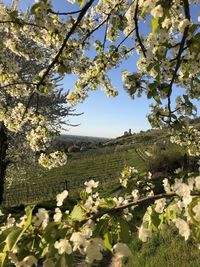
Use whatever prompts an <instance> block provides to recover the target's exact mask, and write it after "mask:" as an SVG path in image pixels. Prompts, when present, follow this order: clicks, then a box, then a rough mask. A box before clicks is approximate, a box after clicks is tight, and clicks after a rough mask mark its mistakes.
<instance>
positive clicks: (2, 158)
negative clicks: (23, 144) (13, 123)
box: [0, 123, 8, 205]
mask: <svg viewBox="0 0 200 267" xmlns="http://www.w3.org/2000/svg"><path fill="white" fill-rule="evenodd" d="M7 141H8V140H7V134H6V128H5V126H4V124H3V123H0V205H1V204H2V202H3V195H4V184H5V175H6V167H7V162H6V151H7V149H8V142H7Z"/></svg>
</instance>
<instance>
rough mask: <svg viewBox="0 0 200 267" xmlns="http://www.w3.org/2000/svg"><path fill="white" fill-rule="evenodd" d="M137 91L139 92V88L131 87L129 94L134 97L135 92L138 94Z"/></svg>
mask: <svg viewBox="0 0 200 267" xmlns="http://www.w3.org/2000/svg"><path fill="white" fill-rule="evenodd" d="M136 90H137V87H136V86H131V87H130V88H129V94H130V95H134V94H135V92H136Z"/></svg>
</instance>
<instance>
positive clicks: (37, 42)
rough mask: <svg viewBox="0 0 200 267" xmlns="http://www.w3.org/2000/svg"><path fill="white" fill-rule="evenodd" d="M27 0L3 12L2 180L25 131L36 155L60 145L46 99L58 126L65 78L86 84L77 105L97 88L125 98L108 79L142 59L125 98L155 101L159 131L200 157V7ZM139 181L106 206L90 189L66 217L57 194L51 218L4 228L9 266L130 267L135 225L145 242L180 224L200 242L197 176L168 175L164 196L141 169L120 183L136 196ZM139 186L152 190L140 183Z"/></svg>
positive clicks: (178, 1)
mask: <svg viewBox="0 0 200 267" xmlns="http://www.w3.org/2000/svg"><path fill="white" fill-rule="evenodd" d="M18 2H19V1H14V2H13V5H12V6H11V7H8V6H6V5H5V3H4V1H3V2H2V3H1V4H0V37H1V39H0V40H1V41H0V122H1V143H0V145H1V165H0V177H1V179H2V177H4V176H5V172H6V162H5V158H6V153H7V150H8V143H7V138H8V135H11V136H15V135H16V134H20V133H21V134H22V135H23V136H24V139H23V142H27V144H28V146H29V148H30V149H32V150H33V151H45V150H46V149H47V147H48V146H49V144H50V143H51V140H52V138H51V137H52V132H53V127H52V117H50V116H49V113H48V110H47V109H46V108H45V107H44V105H43V104H41V103H43V102H41V101H42V99H43V98H44V97H45V99H48V100H49V101H50V105H52V106H53V109H52V110H53V116H56V121H57V122H59V119H58V118H60V115H61V114H60V113H59V114H57V113H56V111H55V110H56V109H55V108H56V103H55V102H54V101H53V98H54V97H55V96H56V97H57V95H58V91H57V90H58V83H57V81H60V80H61V79H62V78H64V77H65V75H69V74H73V75H76V77H77V80H76V83H75V88H74V90H73V91H71V92H70V93H69V94H68V95H66V96H64V97H65V99H66V102H67V103H68V104H70V105H71V106H75V105H76V104H77V103H78V102H81V101H84V99H85V98H86V97H87V96H88V95H89V91H91V90H97V89H99V88H100V89H103V90H104V91H105V93H106V94H107V95H108V96H117V90H116V89H115V88H113V86H112V81H111V79H110V78H109V71H110V70H111V69H112V68H116V67H118V66H119V65H120V64H121V62H122V61H124V60H127V59H129V60H131V59H132V58H134V57H135V58H137V69H138V70H137V72H131V70H124V71H123V72H122V79H123V81H124V88H125V90H126V91H127V92H128V94H129V95H130V96H131V97H132V98H134V97H135V96H138V97H139V96H141V95H142V94H143V95H144V94H145V95H146V97H147V98H149V99H152V100H153V101H154V104H153V105H152V106H151V113H150V115H149V121H150V123H151V124H152V126H153V127H162V126H165V125H168V126H169V129H170V134H171V135H172V136H171V142H174V143H177V144H179V145H181V146H185V147H186V148H187V149H188V152H189V154H190V155H194V156H196V157H199V155H200V152H199V147H200V141H199V135H200V133H199V131H198V130H197V129H194V128H193V127H190V126H189V123H188V122H189V119H190V118H191V116H193V115H195V114H196V113H197V107H195V105H194V104H193V99H196V100H199V96H200V94H199V81H200V80H199V74H200V73H199V69H200V68H199V67H200V63H199V62H200V61H199V59H200V32H199V27H200V23H199V22H200V18H199V17H198V15H197V14H196V12H195V8H196V7H199V3H198V2H199V1H195V0H194V1H190V2H189V1H188V0H173V1H168V0H167V1H166V0H165V1H164V0H114V1H113V0H112V1H111V0H98V1H95V0H88V1H84V0H78V1H76V0H69V1H68V2H70V3H72V4H75V7H76V8H77V9H76V8H75V9H74V8H72V9H71V10H70V9H69V10H64V12H63V10H62V11H58V10H54V8H53V5H52V2H51V1H50V0H38V1H36V2H35V3H34V4H33V5H32V6H31V8H30V9H28V10H26V11H25V12H23V11H20V10H19V8H18V5H17V4H18ZM67 6H68V7H69V6H70V5H67ZM72 7H73V6H72ZM99 32H100V34H99ZM174 92H176V95H178V96H176V99H175V101H174ZM62 103H63V102H62ZM65 111H66V110H65ZM65 111H64V114H65ZM59 112H61V113H62V107H61V109H60V110H59ZM66 114H67V113H66ZM57 119H58V120H57ZM53 121H54V119H53ZM39 163H40V164H42V165H43V166H45V167H46V168H52V167H57V166H60V165H63V164H66V155H65V154H64V153H62V152H59V151H56V152H52V153H50V154H48V153H42V154H41V156H40V158H39ZM163 178H164V177H163ZM129 182H134V183H133V184H134V187H133V188H132V192H131V193H130V192H129V193H128V190H127V192H125V193H123V195H122V196H120V197H118V198H113V197H109V196H108V197H101V196H100V195H99V194H98V192H95V190H96V188H97V187H98V181H96V182H95V181H93V180H91V181H89V182H86V183H85V186H86V189H85V190H83V191H82V192H80V201H78V203H77V204H76V205H75V206H74V207H73V208H72V209H71V210H69V211H62V210H61V209H60V208H59V207H60V206H62V204H63V201H64V199H65V198H66V197H67V196H68V192H67V191H64V192H63V193H60V194H59V195H58V196H57V208H56V210H55V212H54V214H53V216H52V215H51V214H50V213H49V212H48V211H47V210H45V209H43V208H41V209H39V210H38V211H37V212H35V213H34V215H33V207H28V208H27V209H26V215H24V216H23V217H22V218H20V220H19V221H15V220H14V218H10V217H9V218H8V219H7V223H5V224H4V225H3V226H2V227H1V228H0V242H1V243H0V251H2V254H1V266H5V265H4V264H5V262H6V261H7V260H8V261H10V262H12V263H13V264H14V265H15V266H34V265H37V263H39V262H42V264H43V266H44V267H47V266H72V259H73V255H74V254H75V253H80V254H82V255H84V256H85V261H86V262H87V263H88V264H89V265H92V263H93V262H94V261H95V260H97V261H98V260H101V259H102V257H103V251H105V250H108V251H111V252H112V253H113V254H114V255H115V256H116V257H118V259H119V260H120V261H123V260H124V258H130V257H131V253H132V252H131V249H130V247H129V242H130V240H131V238H132V228H131V225H132V224H134V223H135V224H134V225H135V226H136V227H138V234H139V238H140V239H141V240H142V241H144V242H146V240H147V239H148V238H149V237H151V236H152V233H153V232H154V231H158V230H160V229H162V228H163V227H165V225H172V224H173V225H175V227H176V228H177V229H178V231H179V233H180V235H181V236H183V237H184V238H185V240H188V238H189V237H191V238H194V240H195V241H196V242H197V244H198V243H199V242H200V176H199V173H184V172H178V173H177V177H176V179H175V180H174V181H173V182H171V181H169V180H168V179H167V178H165V179H164V180H163V193H161V194H154V185H153V182H152V181H151V174H150V173H145V174H140V173H138V171H137V170H136V169H135V168H134V167H126V168H125V169H124V170H123V171H122V174H121V177H120V183H121V184H122V186H123V187H125V189H126V188H128V187H129ZM141 182H142V183H143V184H144V187H143V188H142V189H141V188H140V187H138V186H137V185H138V184H140V183H141ZM125 191H126V190H125ZM0 193H2V192H0ZM149 203H150V204H151V205H150V204H149ZM152 203H153V204H152ZM147 204H149V205H147ZM138 205H139V206H140V205H142V206H143V207H146V212H145V213H144V216H143V218H142V220H141V224H140V226H138V222H135V221H134V216H133V214H134V207H135V206H138ZM146 205H147V206H146ZM126 263H127V264H128V261H123V264H126Z"/></svg>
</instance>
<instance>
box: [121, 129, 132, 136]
mask: <svg viewBox="0 0 200 267" xmlns="http://www.w3.org/2000/svg"><path fill="white" fill-rule="evenodd" d="M131 135H132V132H131V129H129V130H128V131H125V132H124V135H123V136H131Z"/></svg>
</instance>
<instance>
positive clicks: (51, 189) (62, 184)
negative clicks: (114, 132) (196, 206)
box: [4, 145, 144, 207]
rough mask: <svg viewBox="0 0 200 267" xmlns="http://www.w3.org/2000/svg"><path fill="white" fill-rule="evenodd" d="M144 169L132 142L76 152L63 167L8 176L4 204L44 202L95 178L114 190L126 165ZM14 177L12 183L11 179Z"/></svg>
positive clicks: (74, 191)
mask: <svg viewBox="0 0 200 267" xmlns="http://www.w3.org/2000/svg"><path fill="white" fill-rule="evenodd" d="M127 165H131V166H135V167H137V168H138V169H140V170H142V169H143V168H144V162H143V161H142V159H140V158H139V157H138V155H137V154H136V152H135V148H134V146H133V145H130V146H127V145H118V146H116V147H105V148H97V149H91V150H89V151H86V152H82V153H81V152H79V153H73V154H72V155H71V158H69V160H68V163H67V164H66V165H65V166H62V167H60V168H56V169H52V170H50V171H45V170H44V169H41V168H39V167H38V168H36V167H35V168H29V170H27V171H26V172H25V173H24V174H21V173H19V174H15V175H14V177H8V178H7V180H8V181H7V184H6V192H5V201H4V206H6V207H10V206H18V205H20V204H27V203H33V202H34V203H35V202H43V201H46V200H50V199H53V198H55V196H56V194H58V193H59V192H61V191H62V190H64V189H68V190H69V192H70V194H71V196H72V195H74V194H76V193H77V192H78V191H79V190H80V189H81V188H83V187H84V182H85V181H87V180H90V179H94V180H96V181H99V182H100V188H101V189H102V188H105V187H106V188H107V190H108V191H109V190H110V191H112V190H113V189H114V187H115V186H116V184H117V183H118V178H119V175H120V172H121V171H122V169H123V167H124V166H127ZM10 180H11V182H9V181H10Z"/></svg>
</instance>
